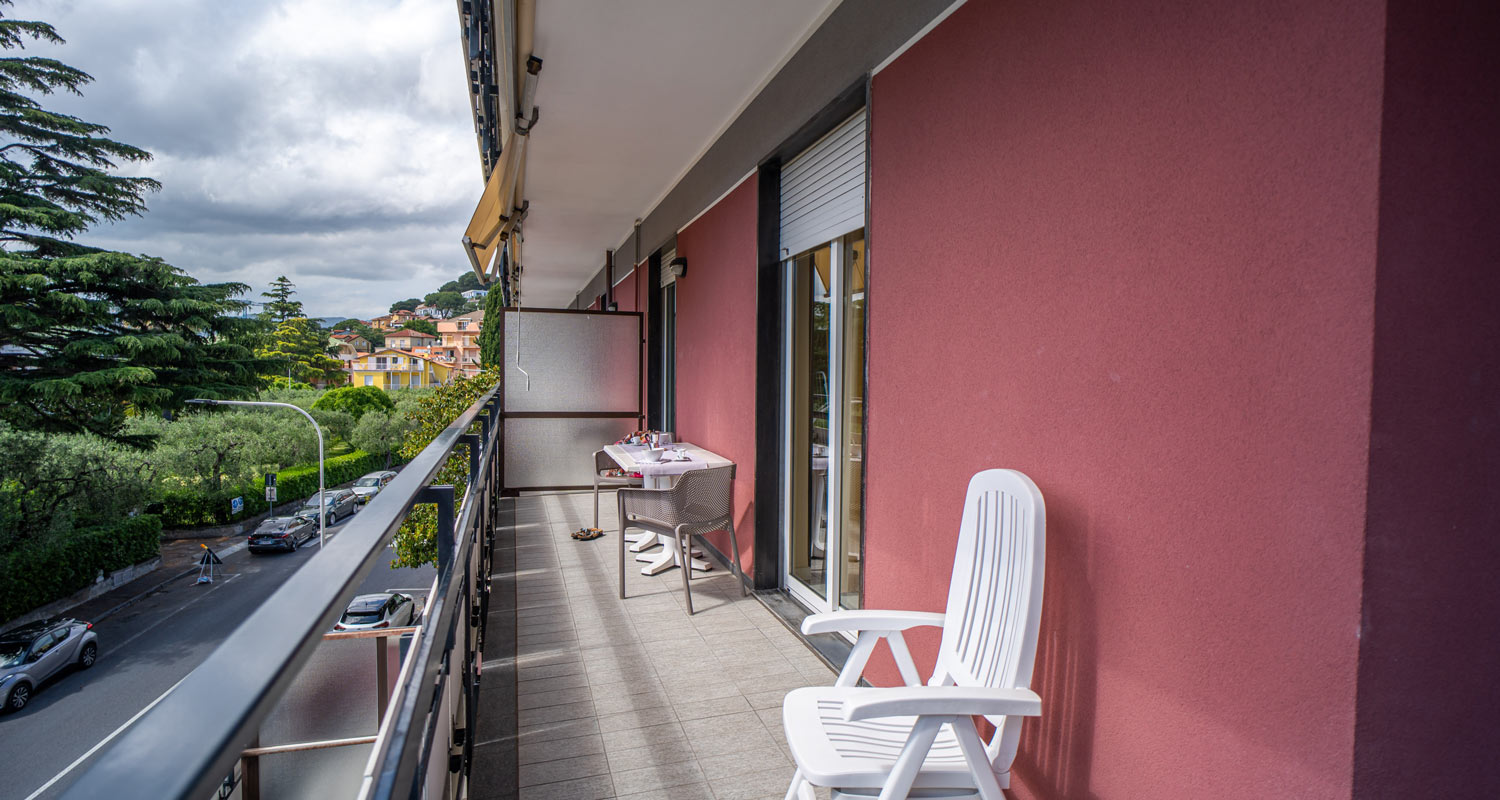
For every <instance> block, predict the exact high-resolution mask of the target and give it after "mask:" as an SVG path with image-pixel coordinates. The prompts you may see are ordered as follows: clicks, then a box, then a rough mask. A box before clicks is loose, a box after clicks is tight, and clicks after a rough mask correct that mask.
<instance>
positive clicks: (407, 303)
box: [391, 297, 422, 314]
mask: <svg viewBox="0 0 1500 800" xmlns="http://www.w3.org/2000/svg"><path fill="white" fill-rule="evenodd" d="M421 304H422V301H421V300H418V299H417V298H415V297H408V298H406V299H405V300H397V301H396V302H394V303H391V313H392V314H394V313H396V312H397V311H416V310H417V306H419V305H421Z"/></svg>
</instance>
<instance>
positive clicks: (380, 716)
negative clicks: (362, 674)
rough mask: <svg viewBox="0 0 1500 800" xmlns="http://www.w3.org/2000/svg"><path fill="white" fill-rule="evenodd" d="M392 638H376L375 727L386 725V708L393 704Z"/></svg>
mask: <svg viewBox="0 0 1500 800" xmlns="http://www.w3.org/2000/svg"><path fill="white" fill-rule="evenodd" d="M390 642H391V640H390V637H388V636H377V637H376V638H375V684H376V686H375V726H376V727H377V728H378V727H380V725H382V724H384V723H385V707H386V706H388V705H390V703H391V681H390V661H391V659H390V653H391V648H390Z"/></svg>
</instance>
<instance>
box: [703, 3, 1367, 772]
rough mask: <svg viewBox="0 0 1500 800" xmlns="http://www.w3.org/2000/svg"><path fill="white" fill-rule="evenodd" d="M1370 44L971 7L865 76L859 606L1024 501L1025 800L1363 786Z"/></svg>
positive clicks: (1330, 27) (1353, 23)
mask: <svg viewBox="0 0 1500 800" xmlns="http://www.w3.org/2000/svg"><path fill="white" fill-rule="evenodd" d="M1383 23H1384V14H1383V6H1382V5H1381V4H1380V3H1376V2H1354V3H1348V2H1331V1H1330V0H1318V1H1317V2H1290V1H1289V2H1280V3H1277V2H1263V1H1259V0H1253V1H1251V2H1244V3H1238V4H1231V3H1199V2H1193V1H1192V0H1177V1H1176V2H1166V3H1154V4H1139V3H1134V4H1128V5H1122V6H1118V7H1115V6H1110V5H1108V4H1084V3H1077V2H1061V3H1052V2H1042V1H1041V0H1035V1H1033V2H1017V3H988V2H971V3H968V4H967V5H965V6H963V7H962V8H961V9H959V10H958V11H957V12H956V13H955V14H954V15H953V16H952V17H951V18H949V19H948V20H947V21H945V22H944V23H942V24H941V25H940V26H939V27H937V28H936V29H935V30H934V31H933V32H932V33H931V34H930V35H928V36H927V37H926V38H925V39H923V40H922V41H920V42H918V43H917V44H916V45H915V46H914V47H913V48H912V49H911V50H909V51H908V52H907V53H906V54H904V55H903V56H902V57H901V58H899V59H898V60H897V61H896V62H895V63H894V64H893V65H891V66H890V67H889V68H888V69H886V70H884V71H882V72H881V73H879V74H877V75H876V76H875V78H874V86H873V95H872V97H873V99H872V105H871V119H872V123H871V124H872V137H873V143H872V156H871V158H872V162H871V163H872V167H871V168H872V179H871V189H870V191H871V204H872V206H871V208H872V211H871V213H872V219H871V226H870V228H871V240H870V248H871V254H870V269H871V282H870V286H871V292H870V315H871V316H870V320H871V322H870V352H869V371H870V378H869V381H870V385H869V421H868V424H869V449H868V456H867V464H868V466H867V469H868V473H867V475H868V488H867V492H868V509H869V517H868V531H867V537H868V538H867V540H866V569H867V570H868V572H867V583H866V586H865V589H866V597H865V602H866V606H867V607H871V608H879V607H887V608H889V607H896V608H920V609H934V610H936V609H940V608H941V607H942V605H943V602H944V594H945V592H946V585H947V578H948V575H949V572H950V569H951V564H952V554H953V545H954V542H955V540H956V536H957V524H958V520H959V517H960V511H961V509H960V505H961V502H962V493H963V490H964V486H965V483H966V481H967V478H968V476H969V475H970V474H972V473H973V472H974V471H976V470H979V469H982V468H986V467H1013V468H1017V469H1020V470H1023V471H1025V472H1026V473H1027V474H1029V475H1030V476H1031V477H1032V478H1034V479H1035V480H1036V482H1037V484H1038V485H1039V486H1040V487H1041V489H1042V492H1043V493H1044V495H1045V496H1046V500H1047V506H1048V508H1047V511H1048V523H1049V525H1048V548H1047V558H1048V571H1047V590H1046V601H1045V603H1046V605H1045V609H1044V617H1043V621H1044V629H1043V640H1042V643H1041V647H1040V656H1039V658H1038V664H1037V676H1038V678H1037V680H1036V682H1035V683H1034V684H1033V685H1034V686H1035V687H1036V688H1038V689H1039V691H1040V692H1041V694H1042V696H1043V699H1044V717H1043V719H1042V720H1041V722H1040V724H1037V723H1036V722H1028V723H1027V730H1026V734H1025V736H1024V739H1023V743H1022V750H1021V756H1020V758H1019V760H1018V762H1017V769H1016V772H1017V780H1016V790H1015V792H1014V793H1015V795H1016V796H1017V797H1023V798H1063V797H1067V798H1112V799H1113V798H1121V799H1128V800H1134V799H1135V798H1153V799H1156V800H1160V799H1161V798H1210V797H1211V798H1216V799H1218V800H1226V799H1227V800H1233V799H1235V798H1246V799H1247V800H1248V799H1249V798H1255V799H1256V800H1261V798H1266V797H1296V798H1340V797H1345V798H1346V797H1348V796H1349V792H1350V776H1351V766H1352V751H1353V722H1354V711H1355V674H1356V657H1357V649H1358V629H1359V615H1360V579H1361V578H1360V563H1361V553H1362V544H1363V537H1364V524H1365V516H1364V514H1365V478H1366V467H1367V455H1368V454H1367V447H1368V430H1369V424H1370V417H1369V402H1370V374H1371V366H1370V365H1371V357H1372V351H1371V347H1372V344H1371V339H1372V324H1373V322H1372V317H1373V300H1374V298H1373V295H1374V280H1375V269H1374V267H1375V234H1376V207H1377V206H1376V188H1377V178H1378V176H1377V157H1378V147H1379V131H1380V102H1381V59H1382V36H1383ZM747 230H748V227H747ZM746 235H747V236H748V233H747V234H746ZM744 252H745V253H746V255H745V256H744V257H745V258H746V259H748V258H749V255H748V254H749V253H751V252H753V248H752V247H751V244H750V243H749V242H748V241H747V243H746V244H745V245H744ZM694 263H695V265H696V263H697V262H696V261H695V262H694ZM746 272H747V273H748V262H747V266H746ZM747 341H748V337H747ZM747 346H748V345H747ZM747 435H748V430H747ZM916 453H936V454H937V455H936V456H935V457H931V458H921V459H917V458H914V454H916ZM919 644H920V648H919V649H920V650H921V651H922V654H921V655H920V656H919V662H920V661H925V662H926V663H927V664H930V663H931V661H930V659H931V653H932V648H933V646H934V645H935V641H934V639H933V638H927V639H921V640H919ZM877 677H879V678H881V679H883V680H886V681H889V680H891V679H892V678H893V677H894V673H893V672H892V671H890V670H889V669H887V671H885V672H884V673H879V672H877Z"/></svg>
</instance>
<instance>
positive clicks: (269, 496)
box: [266, 484, 276, 503]
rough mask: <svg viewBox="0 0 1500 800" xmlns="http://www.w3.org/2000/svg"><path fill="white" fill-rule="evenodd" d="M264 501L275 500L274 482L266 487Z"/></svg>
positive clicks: (272, 501) (270, 501)
mask: <svg viewBox="0 0 1500 800" xmlns="http://www.w3.org/2000/svg"><path fill="white" fill-rule="evenodd" d="M266 502H267V503H274V502H276V486H275V485H274V484H273V485H271V486H267V487H266Z"/></svg>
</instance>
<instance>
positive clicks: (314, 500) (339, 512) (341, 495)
mask: <svg viewBox="0 0 1500 800" xmlns="http://www.w3.org/2000/svg"><path fill="white" fill-rule="evenodd" d="M358 510H359V508H358V504H357V503H355V502H354V492H351V491H349V490H348V489H329V490H328V491H326V492H324V493H323V510H322V512H321V513H322V514H323V515H324V517H325V518H326V519H327V522H326V524H328V525H337V524H338V522H339V520H341V519H343V518H344V517H347V516H351V515H353V514H354V512H356V511H358ZM319 513H320V512H319V511H318V496H317V495H313V496H312V497H309V498H307V502H305V503H303V504H302V508H301V509H300V510H299V511H298V512H297V516H299V517H309V518H311V519H312V520H313V521H315V522H316V521H317V519H318V514H319Z"/></svg>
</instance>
